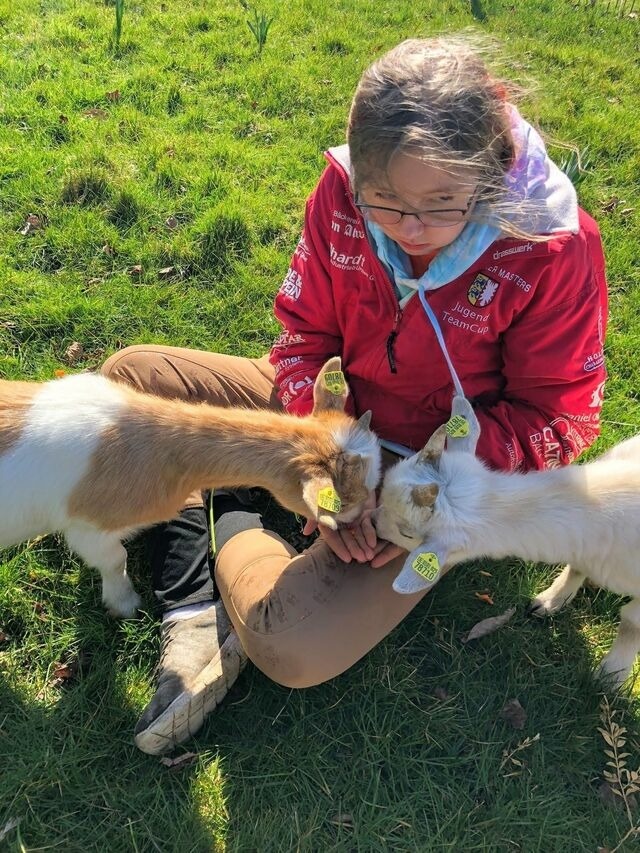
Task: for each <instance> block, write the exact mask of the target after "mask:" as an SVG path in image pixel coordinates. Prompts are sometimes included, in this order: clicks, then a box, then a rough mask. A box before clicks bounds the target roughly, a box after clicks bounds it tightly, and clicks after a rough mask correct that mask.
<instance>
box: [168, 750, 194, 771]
mask: <svg viewBox="0 0 640 853" xmlns="http://www.w3.org/2000/svg"><path fill="white" fill-rule="evenodd" d="M197 757H198V753H197V752H185V753H184V754H183V755H179V756H178V757H177V758H161V759H160V764H164V766H165V767H168V768H169V770H182V769H183V768H184V767H188V766H189V765H190V764H193V762H194V761H195V760H196V758H197Z"/></svg>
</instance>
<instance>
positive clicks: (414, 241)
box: [358, 154, 477, 255]
mask: <svg viewBox="0 0 640 853" xmlns="http://www.w3.org/2000/svg"><path fill="white" fill-rule="evenodd" d="M387 175H388V184H387V185H385V186H384V187H376V186H374V185H367V186H365V187H364V188H363V190H362V192H361V193H360V195H359V197H358V201H359V203H360V204H362V205H363V206H364V207H363V208H362V212H363V214H364V215H365V216H366V217H367V218H368V219H370V220H371V221H372V222H375V223H376V224H378V225H379V226H380V228H381V229H382V230H383V231H384V233H385V234H386V235H387V237H390V238H391V239H392V240H395V242H396V243H398V245H399V246H400V247H401V248H402V249H403V250H404V251H405V252H406V253H407V254H408V255H426V254H430V253H432V252H435V251H437V250H438V249H442V248H443V247H444V246H448V245H449V243H453V241H454V240H455V239H456V237H457V236H458V235H459V234H460V233H461V231H462V229H463V228H464V226H465V225H466V223H467V216H468V214H469V212H470V211H471V209H472V208H473V204H474V202H475V193H476V190H477V182H476V181H474V180H473V178H472V177H471V176H470V175H469V174H467V175H462V174H455V173H454V172H452V171H444V170H442V169H438V168H436V167H435V166H432V165H429V164H428V163H424V162H422V161H421V160H418V159H416V158H415V157H411V156H410V155H409V154H396V155H395V156H394V157H393V158H392V160H391V162H390V163H389V167H388V169H387ZM367 205H373V206H374V207H367ZM375 207H382V208H390V209H395V210H397V211H402V212H403V213H405V214H412V213H420V214H421V215H422V218H423V220H424V221H421V220H420V219H418V217H417V216H411V215H408V216H402V217H400V218H399V221H398V222H397V223H393V222H392V223H391V224H389V220H390V219H391V220H393V219H394V218H396V219H397V218H398V216H397V215H396V216H395V217H394V215H393V214H388V213H385V211H378V210H376V209H375Z"/></svg>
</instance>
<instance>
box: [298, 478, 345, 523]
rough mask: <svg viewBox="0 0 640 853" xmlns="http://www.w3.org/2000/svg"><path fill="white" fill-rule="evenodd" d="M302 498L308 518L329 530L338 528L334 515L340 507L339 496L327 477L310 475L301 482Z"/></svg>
mask: <svg viewBox="0 0 640 853" xmlns="http://www.w3.org/2000/svg"><path fill="white" fill-rule="evenodd" d="M302 498H303V500H304V502H305V504H306V505H307V508H308V510H309V516H310V518H315V520H316V521H317V522H318V524H324V525H325V526H326V527H330V528H331V530H337V529H338V522H337V521H336V518H335V516H336V515H337V514H338V513H339V512H340V509H341V508H342V501H341V500H340V496H339V495H338V493H337V492H336V490H335V489H334V488H333V485H332V483H331V480H329V479H328V478H324V477H323V478H319V477H312V478H311V479H309V480H305V481H303V483H302Z"/></svg>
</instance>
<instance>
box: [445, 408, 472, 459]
mask: <svg viewBox="0 0 640 853" xmlns="http://www.w3.org/2000/svg"><path fill="white" fill-rule="evenodd" d="M479 438H480V423H479V421H478V418H477V417H476V413H475V412H474V411H473V406H472V405H471V403H470V402H469V401H468V400H467V398H466V397H461V396H456V397H454V398H453V405H452V406H451V419H450V420H449V422H448V423H447V450H453V451H456V452H460V453H473V454H475V452H476V446H477V444H478V439H479Z"/></svg>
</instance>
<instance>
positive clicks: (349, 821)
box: [329, 814, 353, 829]
mask: <svg viewBox="0 0 640 853" xmlns="http://www.w3.org/2000/svg"><path fill="white" fill-rule="evenodd" d="M329 823H332V824H333V825H334V826H343V827H344V828H345V829H353V815H350V814H337V815H334V816H333V817H330V818H329Z"/></svg>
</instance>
